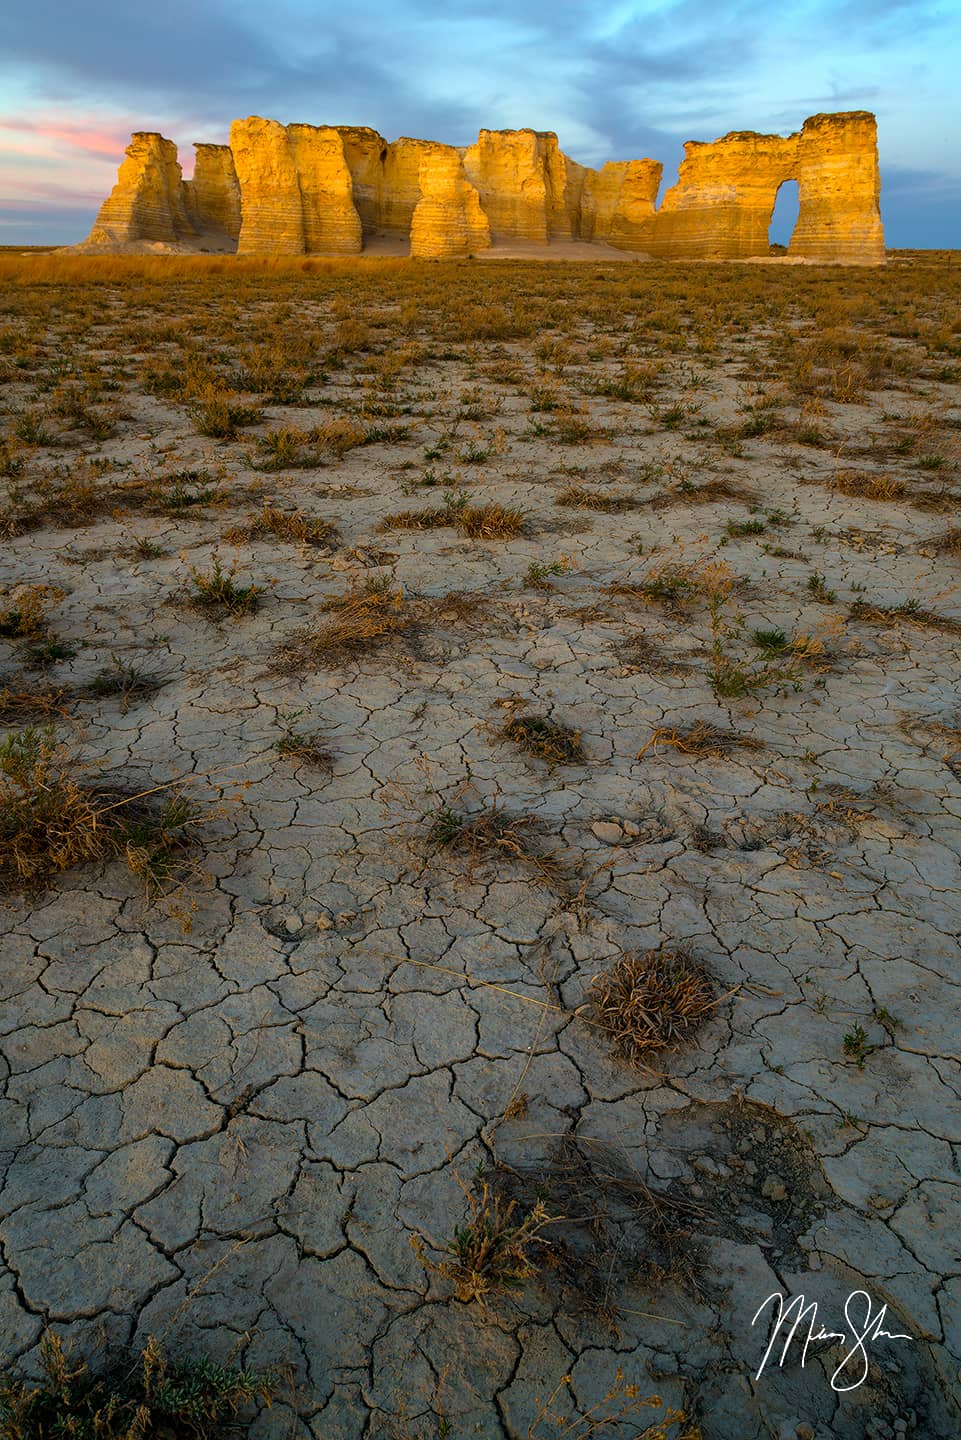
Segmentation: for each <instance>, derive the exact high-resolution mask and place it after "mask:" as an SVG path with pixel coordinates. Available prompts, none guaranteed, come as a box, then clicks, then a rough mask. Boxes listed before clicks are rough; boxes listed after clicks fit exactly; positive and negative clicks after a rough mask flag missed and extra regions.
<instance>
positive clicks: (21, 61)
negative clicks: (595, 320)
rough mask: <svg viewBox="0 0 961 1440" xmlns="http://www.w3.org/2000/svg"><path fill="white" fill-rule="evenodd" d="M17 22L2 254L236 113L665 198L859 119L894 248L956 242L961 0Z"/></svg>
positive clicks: (413, 5)
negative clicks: (125, 172)
mask: <svg viewBox="0 0 961 1440" xmlns="http://www.w3.org/2000/svg"><path fill="white" fill-rule="evenodd" d="M3 8H4V19H3V24H2V31H3V36H2V43H0V244H19V243H35V244H43V243H69V242H71V241H74V240H79V239H81V238H82V236H83V235H84V234H85V233H86V231H87V230H88V229H89V228H90V225H91V223H92V220H93V217H94V215H95V213H96V210H97V208H98V205H99V203H100V201H101V200H102V199H103V197H104V196H105V195H106V194H107V193H108V191H109V190H110V188H111V186H112V184H113V182H114V178H115V175H116V170H117V166H118V165H119V163H120V160H121V159H122V157H123V147H124V145H125V144H126V141H127V137H128V135H129V132H130V131H131V130H134V129H138V130H160V131H162V132H163V134H165V135H167V136H169V137H170V138H171V139H173V140H175V141H176V142H177V143H178V145H179V146H180V151H181V161H182V163H183V164H184V166H185V170H186V171H187V172H188V173H189V170H190V167H191V165H192V159H191V156H192V150H191V142H192V141H195V140H214V141H223V140H226V138H227V131H228V128H229V125H230V121H231V120H232V119H234V118H235V117H236V116H239V115H248V114H261V115H269V116H272V117H273V118H275V119H278V120H281V121H283V122H285V123H289V122H290V121H294V120H302V121H309V122H311V123H313V124H335V125H336V124H363V125H372V126H374V127H375V128H376V129H378V130H380V131H381V133H382V134H384V135H386V136H387V138H388V139H394V138H396V137H397V136H398V135H416V136H422V137H425V138H428V139H432V140H442V141H446V142H447V143H449V144H455V145H460V144H469V143H470V142H471V141H472V140H473V139H474V138H475V136H476V133H477V130H478V129H479V128H480V126H482V125H483V126H489V127H491V128H494V129H499V128H502V127H509V126H522V125H530V126H533V127H534V128H535V129H539V130H556V131H557V133H558V135H559V137H560V142H561V146H562V148H563V149H564V150H565V151H566V152H567V154H569V155H572V156H573V157H574V158H575V159H576V160H581V161H583V162H584V163H586V164H599V163H601V162H603V161H604V160H615V159H629V158H633V157H639V156H642V155H650V156H652V157H653V158H655V159H657V160H661V161H662V162H663V163H664V167H665V175H664V187H666V186H667V185H669V184H671V183H673V179H674V177H675V174H676V169H677V164H678V162H679V160H680V159H681V156H682V150H681V145H682V142H683V141H684V140H689V139H696V140H712V139H714V138H716V137H717V136H718V135H722V134H724V133H725V132H726V131H728V130H743V129H749V130H759V131H764V132H771V133H775V132H776V133H781V134H787V133H789V132H790V131H792V130H796V129H797V128H798V127H799V126H800V124H801V122H802V121H803V120H804V118H805V117H806V116H807V115H810V114H814V113H816V112H817V111H821V110H856V109H865V110H873V111H874V112H875V114H876V115H877V117H878V125H879V147H880V153H881V175H882V182H883V191H882V196H881V211H882V216H883V219H884V222H885V229H886V234H887V240H888V244H889V245H891V246H938V247H943V246H947V247H951V248H961V102H959V99H958V76H959V72H961V5H959V4H958V0H943V3H928V0H841V3H837V0H792V3H790V4H787V3H782V4H780V5H775V4H770V5H762V4H758V3H755V0H740V3H739V0H641V3H635V0H623V3H602V0H601V3H599V0H594V3H564V0H550V3H548V0H493V3H472V0H457V4H456V7H455V6H454V5H440V4H436V3H428V0H382V3H373V4H363V3H358V4H354V5H329V4H316V3H308V0H272V3H271V4H270V5H264V4H263V3H262V0H166V3H164V4H158V3H157V0H153V3H151V4H149V5H148V4H146V3H143V0H82V3H74V0H5V3H4V7H3ZM777 218H778V221H779V223H780V224H781V228H782V230H783V222H780V207H779V212H778V217H777ZM773 238H775V239H786V238H787V235H786V234H785V233H775V234H774V237H773Z"/></svg>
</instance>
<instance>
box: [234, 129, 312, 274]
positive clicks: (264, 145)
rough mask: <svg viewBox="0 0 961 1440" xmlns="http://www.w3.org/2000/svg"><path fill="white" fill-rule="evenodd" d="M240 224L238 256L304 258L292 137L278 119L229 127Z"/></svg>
mask: <svg viewBox="0 0 961 1440" xmlns="http://www.w3.org/2000/svg"><path fill="white" fill-rule="evenodd" d="M230 148H231V150H232V152H233V157H234V165H235V166H236V170H237V180H238V181H239V184H240V205H241V225H240V238H239V240H238V242H237V254H238V255H303V253H304V217H303V208H302V205H301V198H300V182H299V179H298V176H297V166H296V164H295V162H294V157H293V153H292V150H291V144H290V139H289V137H288V135H287V131H286V129H285V128H284V126H283V125H280V124H278V122H277V121H276V120H263V119H261V118H260V116H257V115H251V116H249V117H248V118H247V119H246V120H235V121H234V123H233V124H232V125H231V127H230Z"/></svg>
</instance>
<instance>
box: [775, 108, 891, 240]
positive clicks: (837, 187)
mask: <svg viewBox="0 0 961 1440" xmlns="http://www.w3.org/2000/svg"><path fill="white" fill-rule="evenodd" d="M797 181H798V196H799V199H800V212H799V214H798V222H797V225H796V227H795V230H794V234H793V236H792V237H791V247H790V253H791V254H792V255H798V256H801V257H803V258H805V259H808V260H846V261H847V262H848V263H849V264H861V265H872V264H873V265H881V264H883V263H884V229H883V227H882V225H881V212H880V209H879V201H880V195H881V176H880V172H879V170H878V127H877V122H876V121H875V119H874V116H873V115H869V114H868V113H867V111H864V110H858V111H853V112H851V113H850V114H847V115H812V116H811V118H810V119H809V120H805V122H804V125H803V126H802V128H801V133H800V135H799V136H798V147H797Z"/></svg>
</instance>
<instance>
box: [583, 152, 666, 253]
mask: <svg viewBox="0 0 961 1440" xmlns="http://www.w3.org/2000/svg"><path fill="white" fill-rule="evenodd" d="M662 169H663V166H662V165H660V164H659V162H658V161H657V160H609V161H608V162H607V164H606V165H603V166H602V167H601V169H600V170H590V171H588V173H587V178H586V182H585V186H584V192H583V196H582V199H581V228H580V236H581V239H582V240H603V241H605V242H606V243H607V244H608V245H616V246H617V247H618V248H619V249H622V250H644V249H646V247H647V242H648V240H649V239H650V237H651V233H652V231H653V229H654V213H655V212H654V206H655V204H656V203H657V192H658V189H659V188H660V184H661V171H662Z"/></svg>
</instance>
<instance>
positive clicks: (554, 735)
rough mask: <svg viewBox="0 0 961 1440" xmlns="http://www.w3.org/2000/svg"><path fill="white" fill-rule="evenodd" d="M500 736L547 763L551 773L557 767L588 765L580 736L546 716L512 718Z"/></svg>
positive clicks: (567, 726)
mask: <svg viewBox="0 0 961 1440" xmlns="http://www.w3.org/2000/svg"><path fill="white" fill-rule="evenodd" d="M501 734H502V735H503V736H504V737H505V739H507V740H511V741H513V743H514V744H515V745H518V746H520V748H521V749H522V750H525V751H526V752H527V754H528V755H535V756H536V757H537V759H538V760H545V761H546V762H547V764H548V765H549V766H550V767H551V769H553V767H554V766H555V765H586V764H587V756H586V755H585V754H584V751H583V749H582V747H581V732H580V731H579V730H572V729H571V728H570V726H569V725H563V724H561V723H560V722H559V721H556V720H550V719H548V717H547V716H546V715H512V716H511V718H510V719H509V720H508V721H507V723H506V724H505V725H504V728H503V729H502V731H501Z"/></svg>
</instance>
